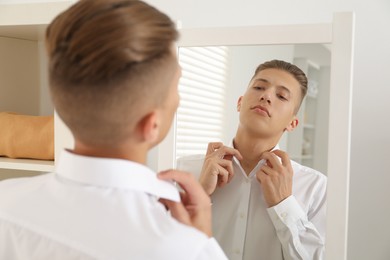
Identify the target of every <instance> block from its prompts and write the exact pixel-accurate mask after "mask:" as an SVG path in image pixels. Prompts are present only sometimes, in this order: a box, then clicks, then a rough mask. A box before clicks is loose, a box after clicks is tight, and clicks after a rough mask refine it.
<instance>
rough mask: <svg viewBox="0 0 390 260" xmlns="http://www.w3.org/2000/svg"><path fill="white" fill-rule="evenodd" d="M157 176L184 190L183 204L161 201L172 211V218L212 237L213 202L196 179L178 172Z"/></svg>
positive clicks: (161, 173)
mask: <svg viewBox="0 0 390 260" xmlns="http://www.w3.org/2000/svg"><path fill="white" fill-rule="evenodd" d="M157 176H158V178H159V179H161V180H173V181H175V182H177V183H178V184H179V186H180V187H181V188H182V189H183V192H180V197H181V202H174V201H170V200H167V199H160V202H161V203H162V204H164V205H165V206H166V207H167V208H168V209H169V210H170V211H171V215H172V217H174V218H175V219H177V220H178V221H179V222H181V223H183V224H185V225H188V226H192V227H194V228H196V229H198V230H200V231H201V232H203V233H205V234H206V235H207V236H209V237H211V236H212V231H211V201H210V198H209V196H207V194H206V193H205V191H204V190H203V189H202V187H201V186H200V184H199V183H198V181H197V180H196V179H195V177H194V176H193V175H192V174H190V173H186V172H181V171H176V170H167V171H163V172H160V173H159V174H158V175H157Z"/></svg>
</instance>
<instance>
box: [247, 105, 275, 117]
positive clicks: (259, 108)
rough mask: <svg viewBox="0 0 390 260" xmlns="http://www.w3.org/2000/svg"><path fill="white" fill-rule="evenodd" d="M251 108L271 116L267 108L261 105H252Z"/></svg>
mask: <svg viewBox="0 0 390 260" xmlns="http://www.w3.org/2000/svg"><path fill="white" fill-rule="evenodd" d="M252 110H255V111H256V112H258V113H259V114H263V115H266V116H268V117H271V115H270V114H269V111H268V109H267V108H265V107H263V106H254V107H252Z"/></svg>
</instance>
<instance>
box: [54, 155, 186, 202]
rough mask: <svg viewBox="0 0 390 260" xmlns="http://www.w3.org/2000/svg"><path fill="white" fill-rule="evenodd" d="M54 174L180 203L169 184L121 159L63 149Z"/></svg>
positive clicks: (175, 189)
mask: <svg viewBox="0 0 390 260" xmlns="http://www.w3.org/2000/svg"><path fill="white" fill-rule="evenodd" d="M56 174H58V175H59V176H60V177H62V178H65V179H67V180H70V181H73V182H77V183H80V184H84V185H92V186H97V187H102V188H117V189H123V190H136V191H141V192H145V193H148V194H151V195H154V196H156V197H159V198H164V199H168V200H172V201H176V202H179V201H180V196H179V192H178V190H177V188H176V187H175V186H174V184H173V183H171V182H167V181H162V180H159V179H158V178H157V175H156V173H155V172H153V171H152V170H151V169H149V168H148V167H146V166H145V165H142V164H139V163H136V162H132V161H128V160H124V159H113V158H100V157H89V156H83V155H78V154H74V153H72V152H70V151H67V150H64V151H62V153H61V156H60V159H59V162H58V165H57V167H56Z"/></svg>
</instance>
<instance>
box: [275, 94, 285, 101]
mask: <svg viewBox="0 0 390 260" xmlns="http://www.w3.org/2000/svg"><path fill="white" fill-rule="evenodd" d="M277 97H278V98H279V99H280V100H283V101H287V98H286V97H285V96H284V95H281V94H277Z"/></svg>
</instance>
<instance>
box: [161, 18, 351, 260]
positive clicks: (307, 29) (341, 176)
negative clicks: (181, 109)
mask: <svg viewBox="0 0 390 260" xmlns="http://www.w3.org/2000/svg"><path fill="white" fill-rule="evenodd" d="M180 34H181V39H180V41H179V43H178V47H190V46H219V45H223V46H229V45H270V44H308V43H330V44H331V46H332V50H331V81H330V109H329V136H328V140H329V150H328V173H327V176H328V191H329V192H328V193H327V203H328V205H327V230H326V259H328V260H338V259H340V260H346V259H347V235H348V200H349V174H350V140H351V107H352V64H353V63H352V62H353V37H354V14H353V13H350V12H345V13H335V14H334V17H333V22H332V23H329V24H305V25H265V26H250V27H228V28H227V27H222V28H199V29H181V30H180ZM175 130H176V129H175V122H174V123H173V127H172V128H171V130H170V132H169V134H168V136H167V137H166V139H165V140H164V142H163V143H161V144H160V145H159V147H158V151H157V157H158V159H157V160H158V161H157V168H158V170H163V169H168V168H173V167H174V165H175V149H174V148H175Z"/></svg>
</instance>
